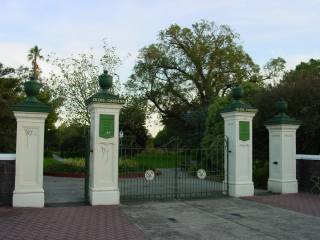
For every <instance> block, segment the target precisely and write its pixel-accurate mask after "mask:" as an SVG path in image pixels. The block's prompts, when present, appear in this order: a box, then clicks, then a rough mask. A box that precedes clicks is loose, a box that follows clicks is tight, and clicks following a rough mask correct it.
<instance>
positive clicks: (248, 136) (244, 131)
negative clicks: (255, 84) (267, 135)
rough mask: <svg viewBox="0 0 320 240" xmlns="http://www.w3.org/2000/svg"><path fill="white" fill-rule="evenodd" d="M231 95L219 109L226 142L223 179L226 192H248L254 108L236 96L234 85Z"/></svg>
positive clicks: (250, 192) (239, 91) (239, 94)
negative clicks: (224, 174) (225, 184)
mask: <svg viewBox="0 0 320 240" xmlns="http://www.w3.org/2000/svg"><path fill="white" fill-rule="evenodd" d="M232 95H233V101H232V103H231V104H230V105H229V106H227V107H226V108H224V109H223V110H222V111H221V116H222V117H223V119H224V134H225V136H226V137H227V138H228V145H229V149H228V150H229V152H228V153H226V156H225V169H226V173H227V174H226V176H225V183H227V184H228V191H229V195H230V196H233V197H243V196H252V195H253V194H254V186H253V182H252V119H253V117H254V116H255V114H256V112H257V110H256V109H255V108H253V107H251V106H250V105H247V104H245V103H243V102H242V101H241V100H240V98H241V97H242V95H243V93H242V89H241V88H240V87H235V88H234V89H233V90H232ZM227 161H228V162H227Z"/></svg>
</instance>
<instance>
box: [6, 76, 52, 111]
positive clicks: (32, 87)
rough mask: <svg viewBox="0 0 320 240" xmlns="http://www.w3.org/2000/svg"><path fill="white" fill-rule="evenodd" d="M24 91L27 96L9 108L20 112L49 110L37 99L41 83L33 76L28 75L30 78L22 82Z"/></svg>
mask: <svg viewBox="0 0 320 240" xmlns="http://www.w3.org/2000/svg"><path fill="white" fill-rule="evenodd" d="M23 86H24V91H25V93H26V95H27V98H26V99H25V100H23V101H22V102H20V103H18V104H16V105H14V106H13V107H12V108H11V109H12V110H13V111H20V112H45V113H48V112H50V107H49V106H48V105H47V104H44V103H43V102H40V101H39V100H38V99H37V96H38V95H39V92H40V88H41V84H40V83H39V82H38V81H37V80H36V79H35V77H34V76H30V80H29V81H27V82H25V83H24V84H23Z"/></svg>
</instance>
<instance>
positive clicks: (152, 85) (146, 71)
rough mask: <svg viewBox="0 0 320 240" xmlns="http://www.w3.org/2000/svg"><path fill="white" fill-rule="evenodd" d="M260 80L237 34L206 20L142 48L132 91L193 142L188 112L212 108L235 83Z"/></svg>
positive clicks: (166, 33)
mask: <svg viewBox="0 0 320 240" xmlns="http://www.w3.org/2000/svg"><path fill="white" fill-rule="evenodd" d="M260 79H261V78H260V76H259V67H258V66H257V65H255V64H254V63H253V61H252V59H251V58H250V57H249V55H248V54H247V53H246V52H244V50H243V48H242V46H241V45H240V43H239V36H238V34H237V33H234V32H233V31H232V30H231V29H230V28H229V27H228V26H225V25H221V26H219V25H216V24H214V23H210V22H206V21H201V22H198V23H195V24H193V25H192V27H191V28H182V27H180V26H179V25H177V24H174V25H171V26H170V27H169V28H168V29H165V30H163V31H161V32H160V34H159V41H158V42H157V43H154V44H151V45H149V46H147V47H145V48H143V49H141V51H140V55H139V58H138V61H137V64H136V65H135V67H134V74H133V75H132V76H131V79H130V80H129V81H128V82H127V87H128V88H129V89H130V90H131V91H132V92H134V94H137V95H140V96H141V97H144V98H146V99H147V100H149V101H150V102H151V103H152V104H153V106H154V107H155V108H156V109H157V110H158V112H159V113H160V114H161V117H162V121H163V123H164V125H166V126H168V129H170V130H169V131H172V132H173V131H174V130H175V129H177V131H176V133H177V134H179V133H182V134H183V136H180V137H181V138H182V139H188V136H189V135H190V132H192V131H193V132H195V131H197V130H196V128H197V127H195V126H190V124H188V122H187V120H186V119H185V115H186V113H187V112H188V111H191V112H197V111H198V110H199V109H206V108H207V107H208V106H209V104H210V103H212V102H213V101H215V100H216V99H217V98H219V96H224V95H225V94H226V92H227V91H228V89H230V87H232V86H233V85H234V84H237V83H241V82H245V81H253V82H257V81H259V80H260ZM188 132H189V133H188ZM178 136H179V135H178ZM197 140H198V142H199V139H197Z"/></svg>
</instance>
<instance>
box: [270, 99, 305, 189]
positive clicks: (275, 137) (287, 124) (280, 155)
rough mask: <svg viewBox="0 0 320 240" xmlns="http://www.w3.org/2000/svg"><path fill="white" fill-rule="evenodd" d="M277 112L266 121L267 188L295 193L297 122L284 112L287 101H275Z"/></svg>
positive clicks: (296, 183) (296, 184) (296, 185)
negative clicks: (267, 145)
mask: <svg viewBox="0 0 320 240" xmlns="http://www.w3.org/2000/svg"><path fill="white" fill-rule="evenodd" d="M277 108H278V112H279V114H278V115H276V116H275V117H274V118H273V119H271V120H269V121H267V122H266V127H267V129H268V131H269V179H268V190H269V191H271V192H274V193H297V192H298V182H297V178H296V131H297V129H298V127H299V122H298V121H297V120H295V119H293V118H290V117H289V116H288V115H286V114H285V110H286V108H287V103H286V102H285V101H283V100H280V101H279V102H278V103H277Z"/></svg>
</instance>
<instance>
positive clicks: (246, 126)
mask: <svg viewBox="0 0 320 240" xmlns="http://www.w3.org/2000/svg"><path fill="white" fill-rule="evenodd" d="M239 139H240V140H241V141H248V140H249V139H250V122H249V121H239Z"/></svg>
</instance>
